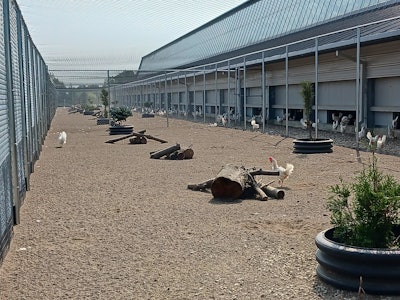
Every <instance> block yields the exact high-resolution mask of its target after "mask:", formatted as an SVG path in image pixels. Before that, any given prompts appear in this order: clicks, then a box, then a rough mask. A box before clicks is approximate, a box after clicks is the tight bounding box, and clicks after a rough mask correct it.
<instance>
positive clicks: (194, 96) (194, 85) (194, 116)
mask: <svg viewBox="0 0 400 300" xmlns="http://www.w3.org/2000/svg"><path fill="white" fill-rule="evenodd" d="M193 119H196V70H194V71H193Z"/></svg>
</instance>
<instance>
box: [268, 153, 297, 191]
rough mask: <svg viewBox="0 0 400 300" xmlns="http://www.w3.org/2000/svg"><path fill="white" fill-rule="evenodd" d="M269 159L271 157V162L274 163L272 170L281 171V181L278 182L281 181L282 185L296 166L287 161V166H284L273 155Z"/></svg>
mask: <svg viewBox="0 0 400 300" xmlns="http://www.w3.org/2000/svg"><path fill="white" fill-rule="evenodd" d="M268 159H269V161H270V163H272V170H273V171H278V172H279V181H278V182H279V184H280V186H282V185H283V181H284V180H285V179H287V178H288V177H289V176H290V175H291V174H292V173H293V169H294V166H293V165H292V164H290V163H287V164H286V167H285V168H284V167H282V166H279V165H278V162H277V161H276V159H275V158H273V157H272V156H270V157H269V158H268Z"/></svg>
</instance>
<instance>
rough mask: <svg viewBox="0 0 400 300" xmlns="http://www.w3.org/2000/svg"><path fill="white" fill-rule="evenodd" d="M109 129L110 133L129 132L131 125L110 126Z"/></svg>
mask: <svg viewBox="0 0 400 300" xmlns="http://www.w3.org/2000/svg"><path fill="white" fill-rule="evenodd" d="M109 130H110V135H117V134H131V133H132V132H133V126H111V127H110V128H109Z"/></svg>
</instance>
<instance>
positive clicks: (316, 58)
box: [314, 38, 318, 139]
mask: <svg viewBox="0 0 400 300" xmlns="http://www.w3.org/2000/svg"><path fill="white" fill-rule="evenodd" d="M314 88H315V92H314V96H315V138H316V139H317V138H318V38H315V83H314Z"/></svg>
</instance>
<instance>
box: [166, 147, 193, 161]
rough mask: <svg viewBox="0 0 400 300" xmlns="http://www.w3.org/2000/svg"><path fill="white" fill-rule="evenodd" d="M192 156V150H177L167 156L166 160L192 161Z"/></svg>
mask: <svg viewBox="0 0 400 300" xmlns="http://www.w3.org/2000/svg"><path fill="white" fill-rule="evenodd" d="M193 155H194V151H193V149H192V148H187V149H179V150H177V151H175V152H173V153H171V154H169V155H167V158H168V159H175V160H182V159H192V158H193Z"/></svg>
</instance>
